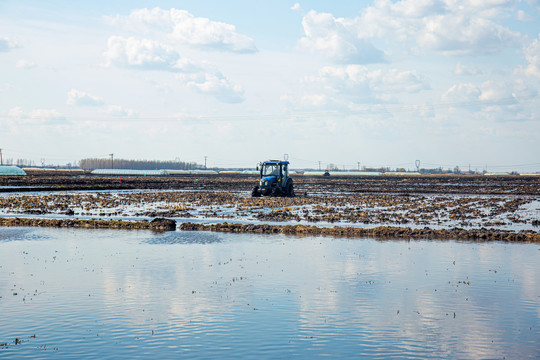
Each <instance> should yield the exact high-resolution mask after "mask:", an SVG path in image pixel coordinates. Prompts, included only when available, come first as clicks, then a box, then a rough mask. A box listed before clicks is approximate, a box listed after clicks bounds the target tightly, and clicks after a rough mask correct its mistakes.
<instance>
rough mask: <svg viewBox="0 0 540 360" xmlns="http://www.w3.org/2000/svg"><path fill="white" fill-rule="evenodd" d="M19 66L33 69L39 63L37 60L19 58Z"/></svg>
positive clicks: (19, 67)
mask: <svg viewBox="0 0 540 360" xmlns="http://www.w3.org/2000/svg"><path fill="white" fill-rule="evenodd" d="M16 66H17V68H18V69H33V68H35V67H36V66H37V65H36V63H35V62H33V61H29V60H19V61H17V65H16Z"/></svg>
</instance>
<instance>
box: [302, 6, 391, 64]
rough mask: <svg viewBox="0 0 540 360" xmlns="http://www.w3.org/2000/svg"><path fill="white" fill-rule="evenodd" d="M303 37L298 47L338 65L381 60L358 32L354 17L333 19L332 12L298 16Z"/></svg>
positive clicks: (312, 12) (375, 50) (381, 55)
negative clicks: (320, 55) (302, 28)
mask: <svg viewBox="0 0 540 360" xmlns="http://www.w3.org/2000/svg"><path fill="white" fill-rule="evenodd" d="M302 26H303V27H304V33H305V37H303V38H302V39H300V40H299V42H298V47H299V48H301V49H307V50H310V51H313V52H318V53H321V54H323V55H324V56H326V57H327V58H329V59H330V60H332V61H334V62H337V63H342V64H366V63H377V62H382V61H383V60H384V54H383V53H382V51H380V50H378V49H376V48H375V47H374V46H373V45H372V44H371V43H370V42H369V41H368V40H366V39H363V38H362V37H361V36H360V34H359V29H360V26H359V23H358V22H357V21H356V19H345V18H335V17H334V16H333V15H332V14H328V13H317V12H315V11H313V10H312V11H310V12H309V13H308V14H307V15H305V16H304V18H303V19H302Z"/></svg>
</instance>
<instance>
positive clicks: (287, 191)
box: [251, 160, 294, 197]
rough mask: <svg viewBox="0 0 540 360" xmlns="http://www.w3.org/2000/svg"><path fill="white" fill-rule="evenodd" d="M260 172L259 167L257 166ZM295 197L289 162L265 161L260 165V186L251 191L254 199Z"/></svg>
mask: <svg viewBox="0 0 540 360" xmlns="http://www.w3.org/2000/svg"><path fill="white" fill-rule="evenodd" d="M257 170H259V166H257ZM262 195H264V196H288V197H293V196H294V188H293V180H292V179H291V178H290V177H289V162H288V161H280V160H269V161H264V162H262V163H261V164H260V180H259V185H257V186H254V187H253V190H252V191H251V196H252V197H259V196H262Z"/></svg>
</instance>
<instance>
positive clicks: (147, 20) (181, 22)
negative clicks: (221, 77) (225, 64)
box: [107, 7, 257, 53]
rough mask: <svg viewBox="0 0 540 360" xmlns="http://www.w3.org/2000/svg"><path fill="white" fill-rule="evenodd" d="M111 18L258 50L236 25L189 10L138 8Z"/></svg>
mask: <svg viewBox="0 0 540 360" xmlns="http://www.w3.org/2000/svg"><path fill="white" fill-rule="evenodd" d="M107 19H108V20H109V22H110V23H112V24H115V25H116V24H118V25H122V26H124V27H125V28H128V29H130V30H133V31H137V32H141V33H161V34H164V35H166V36H167V37H168V38H170V39H171V40H172V41H175V42H178V43H181V44H188V45H192V46H196V47H202V48H208V49H214V50H221V51H231V52H236V53H254V52H257V48H256V47H255V44H254V42H253V39H251V38H250V37H248V36H246V35H242V34H239V33H238V32H237V31H236V28H235V26H234V25H231V24H227V23H223V22H218V21H212V20H210V19H208V18H202V17H195V16H194V15H192V14H191V13H189V12H188V11H186V10H179V9H174V8H172V9H169V10H166V9H161V8H159V7H156V8H153V9H137V10H133V11H132V12H131V13H130V14H129V15H128V16H120V15H117V16H116V17H114V18H107Z"/></svg>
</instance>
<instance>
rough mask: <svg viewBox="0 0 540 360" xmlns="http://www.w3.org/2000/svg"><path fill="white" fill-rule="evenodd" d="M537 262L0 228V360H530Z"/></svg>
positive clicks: (536, 332)
mask: <svg viewBox="0 0 540 360" xmlns="http://www.w3.org/2000/svg"><path fill="white" fill-rule="evenodd" d="M5 230H12V231H11V232H9V231H7V232H6V231H5ZM2 239H3V240H2ZM37 239H39V240H40V241H35V240H37ZM539 255H540V252H539V251H538V245H533V244H528V245H517V244H503V243H483V244H475V243H455V242H429V241H414V242H405V241H396V242H377V241H374V240H369V239H367V240H351V239H332V238H314V237H307V238H295V237H286V236H262V235H260V236H257V235H245V234H244V235H234V234H212V233H198V232H193V233H191V232H185V233H184V232H170V233H162V234H155V233H151V232H147V231H131V232H124V231H108V230H100V231H96V230H80V229H72V230H66V229H32V230H28V229H19V230H15V229H0V296H1V298H0V323H1V324H2V326H1V327H0V356H1V357H6V358H25V357H36V356H37V357H44V358H46V357H50V358H62V357H71V358H73V357H98V356H99V357H100V358H103V357H104V358H107V357H110V358H118V357H139V358H147V357H150V356H152V357H159V358H177V357H179V356H181V357H194V358H195V357H196V358H222V357H235V358H253V357H272V358H275V357H278V358H282V357H292V356H294V357H306V358H310V357H313V356H317V355H319V356H320V355H328V356H332V357H336V356H340V357H351V356H359V357H385V358H388V357H391V358H419V357H421V358H503V357H507V358H538V356H540V351H539V350H538V346H537V344H538V341H539V340H540V320H539V319H540V280H539V279H538V278H537V277H536V276H535V274H537V273H538V271H539V270H540V265H539V264H540V262H539V261H538V260H539V259H538V257H539ZM34 334H35V335H36V336H35V337H32V335H34ZM15 338H17V339H22V340H23V342H22V343H20V344H15V343H14V339H15ZM2 344H5V346H1V345H2ZM44 345H46V347H44Z"/></svg>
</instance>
